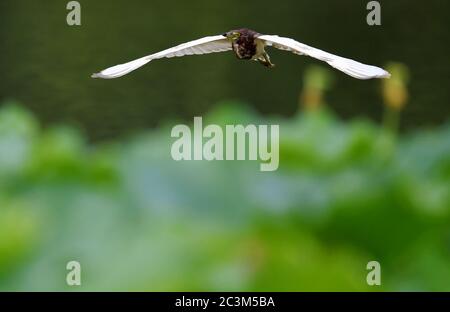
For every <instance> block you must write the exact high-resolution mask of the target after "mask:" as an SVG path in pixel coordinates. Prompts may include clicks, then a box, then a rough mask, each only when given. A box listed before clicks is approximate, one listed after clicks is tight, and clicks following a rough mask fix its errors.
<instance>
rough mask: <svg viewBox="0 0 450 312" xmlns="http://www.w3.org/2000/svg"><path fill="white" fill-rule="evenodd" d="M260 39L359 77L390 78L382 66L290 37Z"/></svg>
mask: <svg viewBox="0 0 450 312" xmlns="http://www.w3.org/2000/svg"><path fill="white" fill-rule="evenodd" d="M258 39H260V40H263V41H264V42H265V44H266V45H268V46H273V47H275V48H277V49H280V50H287V51H291V52H293V53H295V54H299V55H308V56H311V57H314V58H316V59H318V60H321V61H324V62H327V63H328V64H329V65H331V66H332V67H334V68H336V69H338V70H340V71H342V72H344V73H346V74H347V75H350V76H352V77H354V78H357V79H371V78H389V77H390V76H391V75H390V74H389V73H388V72H387V71H385V70H384V69H382V68H379V67H376V66H372V65H366V64H363V63H360V62H357V61H354V60H351V59H348V58H344V57H341V56H337V55H334V54H331V53H328V52H325V51H322V50H319V49H316V48H313V47H310V46H308V45H306V44H303V43H300V42H298V41H295V40H293V39H290V38H284V37H279V36H272V35H262V36H259V37H258Z"/></svg>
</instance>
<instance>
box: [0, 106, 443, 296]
mask: <svg viewBox="0 0 450 312" xmlns="http://www.w3.org/2000/svg"><path fill="white" fill-rule="evenodd" d="M206 120H207V121H208V123H216V124H225V123H227V122H229V121H230V120H232V121H233V123H240V122H241V123H248V122H250V121H252V122H256V123H261V124H267V123H279V124H280V127H281V128H280V156H281V159H280V168H279V170H278V171H276V172H271V173H267V172H260V171H259V163H257V162H250V161H216V162H206V161H201V162H198V161H192V162H175V161H173V160H172V159H171V157H170V144H171V142H172V139H171V138H170V127H169V126H162V127H161V128H159V129H158V130H154V131H151V132H147V133H143V134H141V135H139V136H134V137H129V138H128V139H124V140H123V141H122V142H115V143H113V142H111V143H106V142H105V143H101V144H95V145H92V144H87V143H86V141H85V138H84V135H82V134H80V133H79V132H77V131H76V130H74V129H73V128H67V127H53V128H45V129H41V128H40V126H39V125H38V122H37V121H36V119H35V118H34V117H33V116H32V115H31V114H30V113H29V112H28V111H26V110H24V109H22V108H21V106H19V105H17V104H11V103H9V104H5V105H3V106H2V107H1V109H0V290H171V291H173V290H178V291H180V290H266V291H268V290H272V291H284V290H290V291H300V290H308V291H309V290H326V291H328V290H345V291H363V290H370V291H376V290H447V291H448V290H450V188H449V185H450V126H449V125H447V126H443V127H441V128H439V129H436V130H433V131H426V130H423V131H418V132H416V133H414V134H410V135H404V136H400V137H397V136H396V135H394V134H393V133H392V132H391V131H389V130H388V129H385V128H383V127H379V126H377V125H374V124H372V123H371V122H370V121H367V120H359V119H357V120H354V121H352V122H349V123H343V122H341V121H340V120H339V119H337V118H336V117H335V116H334V115H333V114H331V113H330V112H328V111H326V110H325V109H323V108H322V109H317V110H314V111H310V112H307V113H304V114H299V115H297V116H296V117H294V118H291V119H277V118H270V119H265V118H263V117H261V116H259V115H258V114H255V113H253V112H252V111H251V110H249V109H248V108H246V107H245V105H243V104H242V103H231V102H228V103H222V104H221V105H218V107H217V109H216V110H215V111H212V112H211V113H210V114H209V115H208V117H207V118H206ZM167 125H168V124H167ZM71 260H76V261H79V262H80V263H81V265H82V286H80V287H78V288H76V287H75V288H70V287H68V286H67V285H66V273H67V271H66V263H67V262H68V261H71ZM371 260H377V261H379V262H380V263H381V268H382V286H381V287H369V286H367V284H366V274H367V273H368V271H367V270H366V264H367V263H368V262H369V261H371Z"/></svg>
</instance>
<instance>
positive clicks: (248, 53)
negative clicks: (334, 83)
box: [92, 28, 390, 79]
mask: <svg viewBox="0 0 450 312" xmlns="http://www.w3.org/2000/svg"><path fill="white" fill-rule="evenodd" d="M270 46H272V47H275V48H277V49H280V50H286V51H290V52H293V53H295V54H298V55H308V56H311V57H314V58H316V59H318V60H321V61H324V62H327V63H328V64H329V65H330V66H332V67H334V68H336V69H338V70H340V71H342V72H344V73H346V74H347V75H350V76H352V77H354V78H357V79H371V78H389V77H390V74H389V73H388V72H387V71H385V70H384V69H382V68H379V67H376V66H371V65H366V64H362V63H359V62H357V61H354V60H351V59H347V58H343V57H340V56H337V55H334V54H331V53H328V52H325V51H322V50H319V49H316V48H313V47H310V46H308V45H306V44H303V43H300V42H298V41H295V40H293V39H290V38H284V37H279V36H276V35H262V34H260V33H258V32H256V31H254V30H251V29H248V28H241V29H237V30H232V31H229V32H226V33H224V34H222V35H217V36H210V37H204V38H201V39H198V40H194V41H190V42H187V43H183V44H180V45H178V46H176V47H173V48H170V49H167V50H164V51H161V52H158V53H155V54H151V55H148V56H145V57H143V58H140V59H137V60H134V61H131V62H128V63H125V64H120V65H116V66H113V67H110V68H107V69H105V70H103V71H101V72H100V73H97V74H93V75H92V78H103V79H112V78H118V77H121V76H123V75H126V74H128V73H129V72H131V71H133V70H135V69H137V68H139V67H141V66H143V65H145V64H147V63H148V62H150V61H152V60H155V59H160V58H171V57H179V56H185V55H193V54H207V53H214V52H224V51H230V50H232V51H234V53H235V55H236V57H237V58H239V59H242V60H254V61H258V62H259V63H260V64H262V65H264V66H266V67H269V68H271V67H274V66H275V65H274V64H273V63H272V62H271V61H270V57H269V55H268V54H267V52H266V51H265V48H266V47H270Z"/></svg>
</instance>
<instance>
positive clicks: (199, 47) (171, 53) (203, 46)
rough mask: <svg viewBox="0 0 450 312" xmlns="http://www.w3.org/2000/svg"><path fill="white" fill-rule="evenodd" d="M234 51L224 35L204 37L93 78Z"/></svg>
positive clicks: (116, 67) (112, 76)
mask: <svg viewBox="0 0 450 312" xmlns="http://www.w3.org/2000/svg"><path fill="white" fill-rule="evenodd" d="M230 50H232V46H231V42H230V41H229V40H228V39H227V38H225V37H224V36H222V35H218V36H209V37H204V38H201V39H198V40H194V41H190V42H187V43H183V44H180V45H178V46H176V47H173V48H170V49H167V50H164V51H161V52H158V53H155V54H151V55H148V56H144V57H142V58H140V59H137V60H134V61H131V62H128V63H125V64H120V65H116V66H113V67H110V68H107V69H105V70H102V71H101V72H99V73H96V74H93V75H92V76H91V77H92V78H103V79H113V78H118V77H121V76H123V75H126V74H128V73H129V72H132V71H133V70H135V69H138V68H139V67H141V66H144V65H145V64H147V63H148V62H150V61H152V60H156V59H160V58H165V57H167V58H170V57H179V56H185V55H194V54H195V55H200V54H208V53H214V52H224V51H230Z"/></svg>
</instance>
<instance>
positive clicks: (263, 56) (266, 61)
mask: <svg viewBox="0 0 450 312" xmlns="http://www.w3.org/2000/svg"><path fill="white" fill-rule="evenodd" d="M257 60H258V62H259V63H260V64H262V65H264V66H266V67H268V68H272V67H275V64H273V63H272V62H271V61H270V57H269V54H267V53H266V52H264V53H263V54H261V56H260V57H258V59H257Z"/></svg>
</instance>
